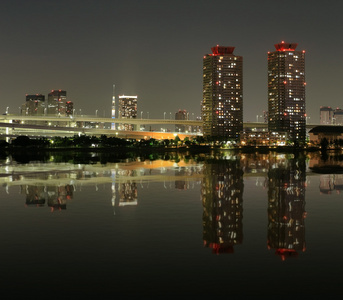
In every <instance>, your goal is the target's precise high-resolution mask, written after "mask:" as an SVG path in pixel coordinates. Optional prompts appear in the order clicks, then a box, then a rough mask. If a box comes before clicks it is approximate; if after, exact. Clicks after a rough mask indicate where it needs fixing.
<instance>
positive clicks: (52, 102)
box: [47, 90, 67, 116]
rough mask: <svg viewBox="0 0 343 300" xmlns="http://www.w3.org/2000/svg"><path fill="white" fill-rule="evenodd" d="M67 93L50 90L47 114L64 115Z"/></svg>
mask: <svg viewBox="0 0 343 300" xmlns="http://www.w3.org/2000/svg"><path fill="white" fill-rule="evenodd" d="M66 102H67V92H66V91H62V90H52V91H51V92H50V93H49V94H48V103H47V114H48V115H60V116H65V115H66Z"/></svg>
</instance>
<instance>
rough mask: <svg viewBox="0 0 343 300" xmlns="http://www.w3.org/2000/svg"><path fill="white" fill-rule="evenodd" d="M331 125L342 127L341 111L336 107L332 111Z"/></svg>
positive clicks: (342, 112)
mask: <svg viewBox="0 0 343 300" xmlns="http://www.w3.org/2000/svg"><path fill="white" fill-rule="evenodd" d="M333 124H335V125H343V109H340V108H338V107H337V108H336V109H335V110H334V111H333Z"/></svg>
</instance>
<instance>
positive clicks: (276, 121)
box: [201, 42, 306, 144]
mask: <svg viewBox="0 0 343 300" xmlns="http://www.w3.org/2000/svg"><path fill="white" fill-rule="evenodd" d="M297 45H298V44H296V43H285V42H281V43H279V44H275V45H274V46H275V49H276V50H275V51H274V52H268V112H267V120H268V134H269V136H270V137H273V140H275V139H278V138H280V139H284V140H288V141H290V142H292V143H296V144H304V143H305V139H306V109H305V85H306V83H305V51H297V50H296V47H297ZM234 49H235V47H224V46H216V47H213V48H211V50H212V53H211V54H207V55H205V56H204V58H203V100H202V108H201V114H202V120H203V135H204V136H205V137H211V138H213V139H218V140H236V141H238V140H239V138H240V135H241V133H242V132H243V57H242V56H237V55H235V54H233V51H234ZM262 104H263V103H261V106H262Z"/></svg>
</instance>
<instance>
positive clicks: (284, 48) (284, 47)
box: [274, 41, 298, 51]
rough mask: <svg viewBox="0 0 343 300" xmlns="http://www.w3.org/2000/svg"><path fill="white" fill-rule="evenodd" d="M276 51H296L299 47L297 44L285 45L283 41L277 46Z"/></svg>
mask: <svg viewBox="0 0 343 300" xmlns="http://www.w3.org/2000/svg"><path fill="white" fill-rule="evenodd" d="M274 46H275V49H276V51H295V48H296V47H297V46H298V44H297V43H285V42H284V41H282V42H281V43H278V44H275V45H274Z"/></svg>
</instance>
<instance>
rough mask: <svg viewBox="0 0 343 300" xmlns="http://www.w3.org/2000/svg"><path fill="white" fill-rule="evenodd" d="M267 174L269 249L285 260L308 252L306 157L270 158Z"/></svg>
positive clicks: (286, 156)
mask: <svg viewBox="0 0 343 300" xmlns="http://www.w3.org/2000/svg"><path fill="white" fill-rule="evenodd" d="M269 159H270V164H269V171H268V179H269V180H268V240H267V243H268V248H269V249H275V253H276V254H277V255H280V257H281V258H282V260H284V259H286V258H287V257H291V256H296V255H297V254H298V251H305V217H306V211H305V188H306V163H305V158H303V159H302V158H299V159H294V157H293V156H292V155H291V154H289V155H285V154H283V155H276V156H274V157H273V156H270V158H269Z"/></svg>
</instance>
